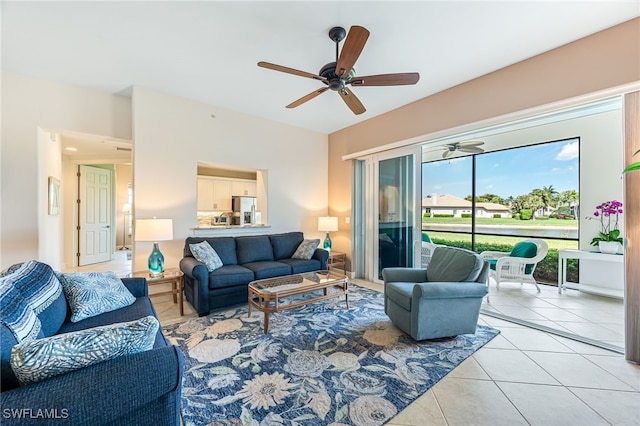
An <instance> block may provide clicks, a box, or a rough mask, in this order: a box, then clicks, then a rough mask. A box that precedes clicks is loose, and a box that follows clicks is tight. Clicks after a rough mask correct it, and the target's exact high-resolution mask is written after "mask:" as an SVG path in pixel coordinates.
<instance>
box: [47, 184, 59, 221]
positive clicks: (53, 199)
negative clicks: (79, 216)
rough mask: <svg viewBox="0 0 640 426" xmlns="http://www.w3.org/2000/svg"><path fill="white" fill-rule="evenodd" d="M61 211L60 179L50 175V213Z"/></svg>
mask: <svg viewBox="0 0 640 426" xmlns="http://www.w3.org/2000/svg"><path fill="white" fill-rule="evenodd" d="M59 213H60V180H59V179H56V178H54V177H53V176H49V214H51V215H54V214H59Z"/></svg>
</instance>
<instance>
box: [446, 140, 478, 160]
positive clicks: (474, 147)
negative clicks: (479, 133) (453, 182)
mask: <svg viewBox="0 0 640 426" xmlns="http://www.w3.org/2000/svg"><path fill="white" fill-rule="evenodd" d="M480 145H484V142H482V141H464V142H454V143H448V144H445V145H444V152H443V153H442V158H447V157H449V156H450V155H451V154H453V153H454V152H456V151H460V152H469V153H472V154H480V153H482V152H484V149H482V148H478V147H479V146H480Z"/></svg>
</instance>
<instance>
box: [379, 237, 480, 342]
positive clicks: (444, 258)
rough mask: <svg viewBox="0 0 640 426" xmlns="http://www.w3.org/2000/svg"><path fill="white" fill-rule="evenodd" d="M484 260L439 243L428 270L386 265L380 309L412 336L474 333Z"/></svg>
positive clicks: (425, 336) (478, 311) (478, 310)
mask: <svg viewBox="0 0 640 426" xmlns="http://www.w3.org/2000/svg"><path fill="white" fill-rule="evenodd" d="M488 273H489V264H488V262H486V261H485V260H484V259H483V258H482V257H481V256H480V255H479V254H477V253H474V252H472V251H469V250H465V249H460V248H456V247H446V246H439V247H436V249H435V250H434V252H433V256H432V258H431V262H430V263H429V267H428V268H385V269H383V270H382V277H383V280H384V310H385V313H386V314H387V315H388V316H389V318H390V319H391V321H392V322H393V323H394V324H395V325H396V327H398V328H399V329H401V330H402V331H404V332H405V333H407V334H409V335H411V337H413V338H414V339H415V340H426V339H436V338H439V337H449V336H456V335H458V334H470V333H475V330H476V326H477V324H478V316H479V315H480V306H481V305H482V299H483V297H484V296H485V295H486V294H487V292H488V290H487V278H488Z"/></svg>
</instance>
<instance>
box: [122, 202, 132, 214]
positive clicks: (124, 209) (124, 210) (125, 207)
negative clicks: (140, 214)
mask: <svg viewBox="0 0 640 426" xmlns="http://www.w3.org/2000/svg"><path fill="white" fill-rule="evenodd" d="M122 213H131V204H129V203H124V205H123V206H122Z"/></svg>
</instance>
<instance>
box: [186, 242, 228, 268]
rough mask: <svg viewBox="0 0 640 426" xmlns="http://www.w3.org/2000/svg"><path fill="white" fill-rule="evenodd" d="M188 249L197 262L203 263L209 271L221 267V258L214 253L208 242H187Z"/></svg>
mask: <svg viewBox="0 0 640 426" xmlns="http://www.w3.org/2000/svg"><path fill="white" fill-rule="evenodd" d="M189 249H191V253H193V257H195V258H196V260H197V261H198V262H202V263H204V265H205V266H206V267H207V269H208V270H209V272H213V271H215V270H216V269H218V268H221V267H222V259H220V256H218V253H216V251H215V250H214V249H213V247H211V244H209V243H208V242H206V241H202V242H201V243H198V244H189Z"/></svg>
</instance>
